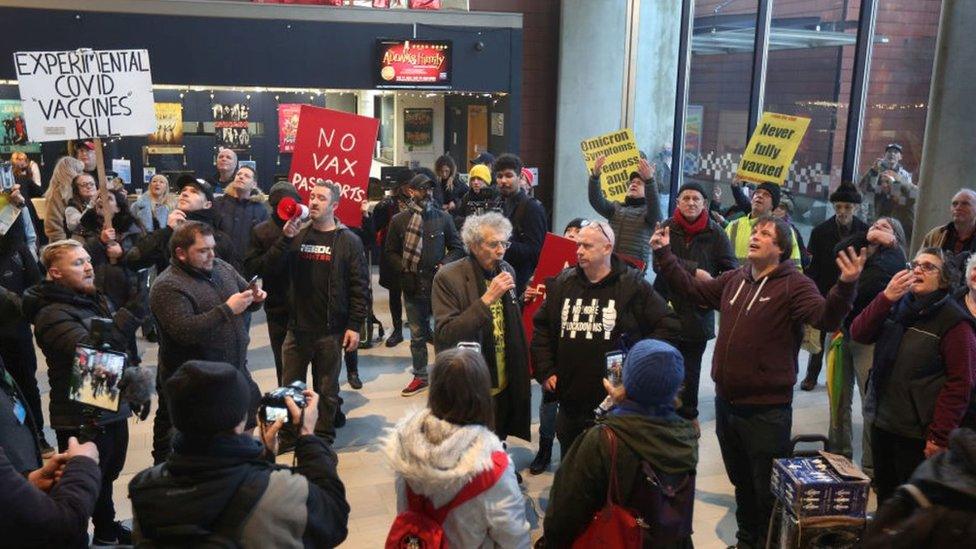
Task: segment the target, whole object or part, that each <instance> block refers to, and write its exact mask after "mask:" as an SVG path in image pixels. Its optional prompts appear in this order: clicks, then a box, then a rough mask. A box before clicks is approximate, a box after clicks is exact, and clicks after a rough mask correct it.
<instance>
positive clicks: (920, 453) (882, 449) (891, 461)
mask: <svg viewBox="0 0 976 549" xmlns="http://www.w3.org/2000/svg"><path fill="white" fill-rule="evenodd" d="M871 456H872V458H873V459H874V488H875V490H876V491H877V494H878V506H879V507H880V506H881V504H882V503H884V502H885V500H887V499H888V498H890V497H891V496H892V494H894V493H895V490H897V489H898V487H899V486H901V485H902V484H905V483H906V482H908V479H909V478H910V477H911V476H912V473H913V472H914V471H915V468H916V467H918V466H919V465H920V464H921V463H922V462H923V461H925V439H921V438H909V437H903V436H901V435H896V434H894V433H891V432H889V431H885V430H884V429H880V428H878V427H877V426H873V427H872V428H871Z"/></svg>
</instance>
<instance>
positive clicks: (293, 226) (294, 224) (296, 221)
mask: <svg viewBox="0 0 976 549" xmlns="http://www.w3.org/2000/svg"><path fill="white" fill-rule="evenodd" d="M301 228H302V220H301V219H300V218H298V217H293V218H291V219H289V220H288V222H287V223H285V226H284V227H282V228H281V233H282V234H284V235H285V236H286V237H288V238H295V236H296V235H298V231H299V230H301Z"/></svg>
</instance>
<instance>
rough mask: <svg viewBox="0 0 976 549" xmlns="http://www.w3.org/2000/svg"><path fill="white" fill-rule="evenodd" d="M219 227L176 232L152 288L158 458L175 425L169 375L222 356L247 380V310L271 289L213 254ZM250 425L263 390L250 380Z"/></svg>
mask: <svg viewBox="0 0 976 549" xmlns="http://www.w3.org/2000/svg"><path fill="white" fill-rule="evenodd" d="M215 247H216V242H215V240H214V229H213V228H212V227H211V226H210V225H207V224H206V223H201V222H198V221H186V222H184V223H183V224H181V225H180V226H179V227H177V228H176V230H175V231H174V232H173V237H172V238H171V239H170V242H169V248H170V255H171V257H172V261H171V263H170V266H169V267H167V268H166V270H165V271H163V272H162V273H161V274H160V275H159V277H158V278H157V279H156V282H155V283H154V284H153V286H152V289H150V291H149V307H150V309H151V310H152V314H153V316H154V317H155V318H156V322H157V325H158V328H159V369H158V372H157V377H156V391H157V393H158V394H159V401H160V405H159V408H157V410H156V418H155V422H154V424H153V451H152V454H153V461H154V462H155V463H156V464H159V463H162V462H163V461H164V460H165V459H166V457H167V456H168V455H169V452H170V446H171V438H172V425H171V422H170V418H169V414H168V411H167V407H166V398H167V395H166V393H165V391H164V390H163V387H164V385H165V383H166V380H167V379H169V377H170V376H171V375H172V374H173V372H175V371H176V369H177V368H179V367H180V366H182V365H183V363H185V362H186V361H188V360H220V361H222V362H228V363H230V364H231V365H232V366H234V367H235V368H237V369H239V370H240V371H241V372H242V373H243V374H244V375H245V377H247V379H249V380H250V379H251V374H250V373H249V372H248V370H247V346H248V344H249V343H250V341H251V340H250V337H249V335H248V332H247V327H246V326H247V324H246V320H245V318H244V317H245V313H246V312H248V311H255V310H257V309H259V308H260V307H261V304H262V303H263V302H264V299H265V297H267V295H268V294H267V293H265V292H264V291H263V290H261V289H260V288H258V287H257V286H255V285H249V283H248V282H247V281H246V280H244V279H243V278H242V277H241V275H239V274H238V273H237V271H235V270H234V268H233V267H232V266H231V265H230V264H229V263H227V262H225V261H223V260H221V259H218V258H216V257H215V256H214V248H215ZM251 386H252V393H251V397H250V403H249V406H250V408H249V409H250V410H251V413H250V414H249V415H248V425H247V426H248V429H253V428H254V426H255V425H256V423H255V421H256V420H255V412H256V410H257V405H258V401H259V399H260V396H261V395H260V393H259V391H258V388H257V385H256V384H254V382H253V381H251Z"/></svg>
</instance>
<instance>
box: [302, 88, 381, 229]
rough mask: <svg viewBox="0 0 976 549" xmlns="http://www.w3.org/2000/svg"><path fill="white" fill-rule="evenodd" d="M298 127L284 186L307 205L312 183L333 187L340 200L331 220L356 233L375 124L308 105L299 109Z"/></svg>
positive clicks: (346, 114)
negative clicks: (288, 183)
mask: <svg viewBox="0 0 976 549" xmlns="http://www.w3.org/2000/svg"><path fill="white" fill-rule="evenodd" d="M298 121H299V122H298V133H297V135H296V136H295V152H294V154H293V156H292V162H291V173H289V174H288V180H289V181H291V183H292V185H294V186H295V189H296V190H297V191H298V194H300V195H301V197H302V201H303V202H305V203H306V204H307V203H308V195H309V193H311V192H312V187H314V186H315V184H316V182H317V181H319V180H323V181H331V182H332V183H337V184H338V185H339V187H340V189H341V198H340V200H339V208H338V209H337V210H336V217H338V218H339V219H340V220H341V221H342V222H343V223H345V224H346V225H348V226H350V227H359V226H360V225H362V221H363V212H362V203H363V202H364V201H365V200H366V189H367V187H368V186H369V169H370V167H371V164H372V160H373V147H374V146H375V144H376V133H377V132H378V131H379V127H380V121H379V120H377V119H375V118H370V117H368V116H358V115H355V114H349V113H345V112H341V111H334V110H331V109H324V108H321V107H313V106H311V105H302V108H301V111H300V113H299V115H298Z"/></svg>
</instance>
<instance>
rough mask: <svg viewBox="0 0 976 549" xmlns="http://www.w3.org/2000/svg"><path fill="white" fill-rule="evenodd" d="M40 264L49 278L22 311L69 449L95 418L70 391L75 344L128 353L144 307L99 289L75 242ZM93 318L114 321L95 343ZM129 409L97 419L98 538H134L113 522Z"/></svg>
mask: <svg viewBox="0 0 976 549" xmlns="http://www.w3.org/2000/svg"><path fill="white" fill-rule="evenodd" d="M41 262H42V263H43V264H44V267H45V268H46V269H47V279H46V280H44V281H43V282H41V283H40V284H38V285H37V286H34V287H32V288H29V289H28V290H27V292H26V293H25V294H24V300H23V311H24V316H25V317H27V318H28V319H30V320H31V322H32V323H33V324H34V336H35V337H36V338H37V345H38V346H39V347H40V348H41V351H42V352H43V353H44V356H45V358H46V359H47V374H48V379H49V381H50V383H51V393H50V395H51V406H50V420H51V427H53V428H54V431H55V433H56V434H57V437H58V449H59V450H60V451H62V452H64V451H65V450H67V448H68V441H69V439H70V438H71V437H77V436H79V434H80V427H81V426H82V425H85V424H88V423H89V422H90V421H89V420H90V418H88V417H86V415H85V414H84V413H83V407H82V405H81V404H79V403H77V402H75V401H73V400H71V399H70V398H69V396H68V395H69V393H70V392H71V372H72V368H73V365H74V359H75V349H76V348H77V346H78V345H96V344H107V345H108V346H109V347H110V348H111V349H113V350H115V351H119V352H123V353H124V352H126V350H127V349H128V341H129V337H131V336H132V335H133V334H134V333H135V331H136V329H138V328H139V326H140V324H141V323H142V317H143V316H144V312H143V306H142V302H141V300H133V301H132V302H130V303H128V304H126V305H125V307H123V308H121V309H118V310H116V309H115V307H114V305H113V304H112V303H111V300H110V299H109V298H108V297H106V296H105V295H104V294H102V293H100V292H98V291H97V290H96V289H95V272H94V270H93V269H92V265H91V258H90V257H89V255H88V252H86V251H85V248H84V247H83V246H82V245H81V243H80V242H78V241H76V240H59V241H57V242H52V243H51V244H48V245H47V246H46V247H45V248H44V251H43V253H42V254H41ZM95 317H99V318H104V319H110V320H111V323H110V324H108V325H107V326H105V329H104V331H103V332H102V334H101V341H96V340H95V338H96V334H93V329H92V327H93V324H92V319H93V318H95ZM129 414H130V410H129V406H128V404H126V403H125V401H122V402H121V404H120V406H119V411H118V412H107V411H103V412H102V413H101V414H100V415H99V416H98V418H97V419H96V420H95V421H96V425H97V426H98V427H100V428H101V432H99V433H98V434H97V435H96V436H95V438H94V440H93V442H94V443H95V445H96V446H97V447H98V454H99V455H100V456H101V460H100V463H99V465H100V467H101V469H102V486H101V491H100V493H99V496H98V502H97V503H96V505H95V513H94V515H93V516H92V520H93V522H94V523H95V540H94V542H95V543H96V544H99V543H103V544H110V543H119V544H128V543H131V533H130V532H129V530H128V529H127V528H125V527H123V526H122V525H121V523H119V522H116V521H115V506H114V504H113V503H112V483H113V482H114V481H115V479H117V478H118V476H119V473H121V472H122V467H123V466H124V465H125V456H126V451H127V449H128V443H129V427H128V424H127V423H126V418H128V417H129Z"/></svg>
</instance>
